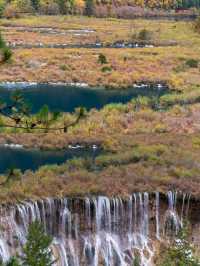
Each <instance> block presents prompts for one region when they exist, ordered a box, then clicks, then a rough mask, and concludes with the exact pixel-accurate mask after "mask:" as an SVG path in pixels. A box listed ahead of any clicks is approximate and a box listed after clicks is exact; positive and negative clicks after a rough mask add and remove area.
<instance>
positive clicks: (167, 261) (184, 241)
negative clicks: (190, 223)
mask: <svg viewBox="0 0 200 266" xmlns="http://www.w3.org/2000/svg"><path fill="white" fill-rule="evenodd" d="M160 266H200V263H199V261H198V260H197V259H196V258H195V257H194V256H193V247H192V245H191V243H190V242H189V241H188V227H186V226H184V227H183V228H182V229H181V230H180V232H179V234H178V236H177V237H176V239H175V240H174V242H173V243H172V245H170V247H169V248H168V249H167V250H166V254H165V256H164V260H163V261H162V262H161V264H160Z"/></svg>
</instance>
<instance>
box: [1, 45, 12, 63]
mask: <svg viewBox="0 0 200 266" xmlns="http://www.w3.org/2000/svg"><path fill="white" fill-rule="evenodd" d="M11 57H12V50H11V49H10V48H9V47H4V48H3V49H2V62H4V63H5V62H8V61H9V60H10V59H11Z"/></svg>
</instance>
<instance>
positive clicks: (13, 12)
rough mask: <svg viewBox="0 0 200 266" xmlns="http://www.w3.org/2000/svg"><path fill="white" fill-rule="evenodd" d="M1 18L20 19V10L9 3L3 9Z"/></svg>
mask: <svg viewBox="0 0 200 266" xmlns="http://www.w3.org/2000/svg"><path fill="white" fill-rule="evenodd" d="M3 17H5V18H7V19H11V18H19V17H20V10H19V8H18V7H17V6H15V5H13V4H12V3H10V4H8V5H7V6H6V7H5V9H4V12H3Z"/></svg>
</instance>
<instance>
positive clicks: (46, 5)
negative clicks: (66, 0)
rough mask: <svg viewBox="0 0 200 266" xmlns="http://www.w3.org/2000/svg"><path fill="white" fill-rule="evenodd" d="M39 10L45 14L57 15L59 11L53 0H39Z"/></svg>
mask: <svg viewBox="0 0 200 266" xmlns="http://www.w3.org/2000/svg"><path fill="white" fill-rule="evenodd" d="M39 12H40V13H41V14H45V15H58V14H59V13H60V8H59V5H58V3H57V2H56V1H54V0H50V1H48V0H41V2H40V8H39Z"/></svg>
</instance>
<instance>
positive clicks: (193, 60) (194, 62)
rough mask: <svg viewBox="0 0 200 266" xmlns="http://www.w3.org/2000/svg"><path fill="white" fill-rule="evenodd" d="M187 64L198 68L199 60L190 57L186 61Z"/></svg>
mask: <svg viewBox="0 0 200 266" xmlns="http://www.w3.org/2000/svg"><path fill="white" fill-rule="evenodd" d="M185 64H186V66H188V67H191V68H197V67H198V64H199V62H198V60H196V59H188V60H187V61H186V62H185Z"/></svg>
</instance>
